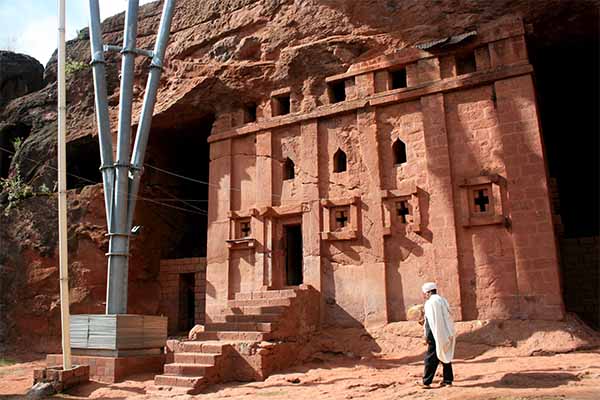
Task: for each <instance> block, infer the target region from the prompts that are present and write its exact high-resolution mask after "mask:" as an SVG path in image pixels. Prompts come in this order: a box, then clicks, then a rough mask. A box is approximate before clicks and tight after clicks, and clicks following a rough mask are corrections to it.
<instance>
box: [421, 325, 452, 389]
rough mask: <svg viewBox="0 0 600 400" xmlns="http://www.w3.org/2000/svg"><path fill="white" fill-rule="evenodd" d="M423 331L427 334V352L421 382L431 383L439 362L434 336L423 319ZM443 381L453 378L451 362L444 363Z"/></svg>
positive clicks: (449, 381)
mask: <svg viewBox="0 0 600 400" xmlns="http://www.w3.org/2000/svg"><path fill="white" fill-rule="evenodd" d="M425 331H426V334H427V354H425V373H424V374H423V384H424V385H431V382H433V377H434V376H435V371H436V370H437V367H438V364H439V363H440V362H441V361H440V360H439V359H438V358H437V354H436V353H435V338H434V337H433V333H432V332H431V329H429V324H427V321H425ZM442 366H443V367H444V383H452V381H453V380H454V374H453V372H452V364H451V363H449V364H444V363H442Z"/></svg>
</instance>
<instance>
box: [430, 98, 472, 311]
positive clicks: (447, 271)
mask: <svg viewBox="0 0 600 400" xmlns="http://www.w3.org/2000/svg"><path fill="white" fill-rule="evenodd" d="M421 111H422V113H423V129H424V136H425V154H426V157H427V180H428V185H427V186H428V189H427V190H428V191H429V196H430V204H429V215H430V216H431V218H430V219H429V229H430V230H431V231H432V232H433V239H432V244H433V248H434V258H435V272H434V273H433V274H432V276H431V278H432V279H434V280H435V281H436V282H437V284H438V286H439V287H440V292H441V293H442V294H443V296H444V297H446V299H448V302H449V303H450V307H451V309H452V315H453V316H454V319H455V320H462V301H461V295H460V279H459V275H458V274H459V264H458V262H459V260H458V248H457V239H456V223H457V222H456V218H455V215H454V194H453V182H452V169H451V165H450V163H451V160H450V154H449V151H448V135H447V131H446V113H445V109H444V95H443V94H433V95H430V96H424V97H422V98H421Z"/></svg>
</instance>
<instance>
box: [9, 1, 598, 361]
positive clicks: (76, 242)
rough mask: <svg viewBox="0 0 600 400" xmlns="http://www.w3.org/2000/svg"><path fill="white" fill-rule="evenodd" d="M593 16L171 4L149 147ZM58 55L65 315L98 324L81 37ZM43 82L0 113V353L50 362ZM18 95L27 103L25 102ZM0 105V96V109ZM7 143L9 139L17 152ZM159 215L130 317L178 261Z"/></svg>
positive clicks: (49, 211) (114, 78)
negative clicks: (410, 56) (436, 43)
mask: <svg viewBox="0 0 600 400" xmlns="http://www.w3.org/2000/svg"><path fill="white" fill-rule="evenodd" d="M599 4H600V1H576V0H573V1H558V0H554V1H545V2H531V1H528V0H485V1H472V0H431V1H422V0H402V1H400V0H372V1H343V0H295V1H294V0H210V1H201V0H180V1H178V5H177V11H176V13H175V17H174V23H173V28H172V37H171V41H170V45H169V48H168V51H167V59H166V67H165V72H164V74H163V79H162V82H161V88H160V92H159V96H158V98H159V100H158V103H157V106H156V110H155V119H154V121H153V131H152V135H153V138H152V140H153V141H155V144H156V143H160V141H161V137H162V140H164V138H166V137H168V136H167V135H170V134H171V133H172V132H175V131H178V130H185V129H186V128H187V127H194V129H195V130H196V131H197V132H200V133H203V134H208V133H209V132H210V129H211V123H212V121H213V120H214V115H216V114H218V113H219V112H221V111H226V110H228V109H231V108H239V107H240V106H241V105H243V104H247V103H251V102H256V101H257V100H259V99H262V98H265V97H267V96H268V95H269V93H270V92H271V91H272V90H274V89H278V88H281V87H284V86H290V87H291V88H292V90H293V91H296V95H295V96H294V98H298V99H301V100H300V104H299V107H298V108H299V109H301V110H303V111H309V110H311V109H313V108H314V107H316V106H318V105H320V104H321V103H322V102H324V97H323V96H324V93H325V92H326V91H325V87H324V85H325V82H324V79H323V78H324V77H325V76H328V75H333V74H336V73H341V72H344V71H346V70H347V69H348V68H349V67H350V66H351V65H352V64H354V63H357V62H361V61H365V60H369V59H370V58H374V57H377V56H380V55H382V54H392V53H394V52H395V51H396V50H397V49H399V48H404V47H407V46H411V45H414V44H416V43H419V42H423V41H427V40H432V39H437V38H440V37H446V36H449V35H453V34H459V33H462V32H465V31H467V30H472V29H476V28H477V27H478V26H479V25H481V24H484V23H487V22H490V21H494V20H497V19H499V18H504V17H507V16H515V15H516V16H519V17H522V18H523V19H524V22H525V23H526V25H527V27H528V43H529V45H530V51H535V48H536V47H543V46H552V45H553V44H555V43H559V42H560V43H562V44H565V43H568V42H569V41H577V40H580V39H581V38H589V37H595V36H594V35H596V32H597V16H598V11H597V10H598V6H599ZM160 11H161V5H160V4H159V2H157V3H151V4H148V5H146V6H144V7H142V8H141V11H140V21H139V39H138V47H143V48H151V47H152V45H153V42H154V37H155V34H156V30H157V27H158V22H159V19H160ZM123 18H124V17H123V15H122V14H121V15H117V16H115V17H112V18H109V19H108V20H106V21H105V22H104V23H103V32H104V41H105V43H110V44H119V43H120V42H121V39H122V26H123ZM67 53H68V59H70V60H71V62H74V63H73V64H72V65H73V66H74V68H73V70H72V71H71V73H70V74H69V76H68V82H67V85H68V112H69V116H68V123H67V124H68V153H69V159H68V164H69V172H70V173H71V175H70V178H69V179H70V185H69V188H70V189H71V190H70V193H69V222H70V225H69V226H70V227H69V250H70V274H71V278H70V285H71V301H72V307H71V310H72V312H74V313H83V312H91V313H98V312H103V309H104V300H105V289H106V286H105V276H106V261H105V257H104V252H105V251H106V239H105V237H104V234H105V233H106V230H105V222H104V211H103V202H102V188H101V185H99V184H98V183H99V182H100V179H99V176H98V174H97V171H96V170H95V168H96V167H97V166H98V165H99V161H98V160H99V158H98V154H97V153H98V150H97V144H96V138H95V135H96V132H95V122H94V118H95V117H94V107H93V104H94V98H93V86H92V80H91V70H90V68H89V67H88V66H87V61H88V60H89V43H88V40H87V37H86V35H85V31H84V34H83V35H82V38H80V39H76V40H73V41H71V42H69V43H68V46H67ZM4 60H5V58H3V56H2V57H0V68H1V69H2V71H4V68H7V67H6V66H5V61H4ZM119 61H120V57H119V56H118V55H115V54H110V55H109V56H108V72H109V77H108V83H109V84H108V86H109V87H108V89H109V104H110V106H111V118H112V121H111V123H112V127H113V129H114V128H116V117H117V108H118V71H119V64H118V62H119ZM76 62H81V64H77V63H76ZM147 66H148V60H146V59H142V58H138V60H137V64H136V82H135V96H136V101H135V106H134V108H135V111H134V112H135V116H134V121H135V120H137V114H138V112H139V108H140V105H141V99H142V97H143V91H144V85H145V76H146V71H147V68H146V67H147ZM35 68H36V67H32V70H35ZM55 71H56V62H55V59H52V60H51V61H50V62H49V63H48V65H47V67H46V70H45V72H44V74H45V81H46V83H47V84H46V86H45V87H43V88H41V89H39V87H37V86H35V85H33V84H32V85H31V86H27V90H20V91H19V90H17V89H20V88H22V86H19V85H16V86H15V89H14V90H12V92H11V93H13V94H14V95H15V96H20V97H18V98H16V99H14V100H12V101H10V102H9V103H7V104H6V105H5V106H4V109H3V110H1V111H0V121H1V122H0V137H4V138H10V140H9V141H7V142H6V143H4V142H3V148H5V149H6V150H8V151H10V152H15V154H14V157H12V155H11V158H10V160H9V161H6V160H7V158H4V159H3V160H4V161H3V163H4V164H3V165H4V167H3V175H2V177H3V178H7V179H9V180H10V181H11V182H17V181H18V182H21V183H20V185H21V186H19V187H20V188H21V189H23V190H24V191H25V194H23V195H22V196H20V197H23V199H17V200H12V201H9V197H8V193H7V191H6V190H5V191H4V194H3V195H2V197H0V201H1V202H2V204H1V207H2V208H3V209H5V208H6V207H7V206H9V205H10V206H11V207H10V209H9V210H7V211H6V212H4V213H2V215H1V216H0V349H2V346H8V345H10V346H21V345H27V346H30V347H29V348H31V349H34V350H39V351H53V350H57V349H58V346H59V343H60V341H59V337H58V334H59V324H60V317H59V307H58V270H57V248H56V236H57V234H56V232H55V231H56V197H55V195H54V194H53V193H52V191H53V188H54V185H55V181H56V170H55V166H56V150H55V147H56V145H55V143H56V86H55V75H56V73H55ZM0 75H1V74H0ZM38 75H39V74H38ZM36 79H37V78H36ZM32 81H33V80H32ZM35 82H38V83H37V84H39V83H40V82H41V80H37V81H35ZM0 83H1V82H0ZM11 87H12V86H11ZM37 89H39V90H37ZM31 90H36V91H34V92H32V93H29V94H26V93H27V92H28V91H31ZM4 96H5V94H4V92H2V95H1V97H0V98H2V99H4V98H5V97H4ZM0 105H1V101H0ZM259 112H260V110H259ZM217 122H218V121H217ZM16 137H19V138H21V139H22V140H21V143H20V144H18V145H17V146H15V144H14V138H16ZM195 140H201V141H202V140H203V139H202V137H201V138H200V139H198V138H197V137H196V139H195ZM151 147H152V144H151ZM157 148H158V150H157ZM153 149H154V150H151V152H152V153H151V154H149V156H148V157H149V159H150V160H163V161H165V162H168V161H169V160H167V158H168V157H172V156H173V154H176V152H175V153H173V154H171V155H169V154H166V153H163V154H161V151H160V146H156V145H155V146H154V147H153ZM7 154H8V153H7ZM171 162H173V160H171ZM145 179H146V185H145V187H144V192H143V193H142V195H143V196H148V197H157V196H158V195H157V194H156V193H155V192H153V190H155V189H154V188H153V186H152V185H149V184H148V183H149V182H150V181H151V179H150V178H147V177H146V178H145ZM163 183H164V182H163ZM17 186H18V185H17ZM13 191H14V189H13ZM29 192H31V193H32V194H33V195H30V194H29ZM162 196H163V197H164V194H162ZM17 197H19V196H17ZM164 210H165V208H164V207H162V206H161V205H157V204H146V205H142V206H140V209H139V212H138V215H137V216H136V220H137V222H138V223H141V224H143V225H144V230H143V231H142V234H141V236H139V237H138V238H137V239H135V241H134V243H133V245H132V262H131V267H130V287H129V296H130V309H129V311H130V312H140V313H150V314H152V313H156V312H157V311H158V298H159V290H158V281H157V280H158V265H159V260H160V258H161V257H169V256H171V255H172V254H177V251H176V248H177V246H178V243H179V242H180V239H181V236H178V235H180V233H179V232H178V230H177V225H178V223H179V222H180V221H182V220H183V218H184V217H183V216H181V215H179V216H173V215H171V214H166V213H165V211H164Z"/></svg>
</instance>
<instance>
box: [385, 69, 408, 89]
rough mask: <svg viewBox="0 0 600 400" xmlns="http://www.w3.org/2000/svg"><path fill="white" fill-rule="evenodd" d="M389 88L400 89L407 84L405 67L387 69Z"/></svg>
mask: <svg viewBox="0 0 600 400" xmlns="http://www.w3.org/2000/svg"><path fill="white" fill-rule="evenodd" d="M389 78H390V89H392V90H393V89H401V88H405V87H406V86H407V84H406V68H398V69H393V70H391V71H389Z"/></svg>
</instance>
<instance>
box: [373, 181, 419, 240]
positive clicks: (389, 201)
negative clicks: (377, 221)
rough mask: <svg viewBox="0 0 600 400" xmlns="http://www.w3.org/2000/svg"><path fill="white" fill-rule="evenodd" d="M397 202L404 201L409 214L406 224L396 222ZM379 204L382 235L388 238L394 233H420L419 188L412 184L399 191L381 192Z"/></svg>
mask: <svg viewBox="0 0 600 400" xmlns="http://www.w3.org/2000/svg"><path fill="white" fill-rule="evenodd" d="M399 201H406V202H407V203H408V208H409V210H410V214H407V216H406V217H407V218H406V219H407V221H406V223H402V222H400V221H399V220H398V215H397V211H396V204H397V203H398V202H399ZM381 202H382V206H383V212H384V215H383V235H384V236H390V235H393V234H396V233H401V234H402V233H404V234H406V233H407V232H415V233H420V232H421V230H422V227H421V206H420V203H419V188H418V187H417V186H416V185H414V184H412V185H409V186H408V187H406V188H404V189H399V190H382V191H381Z"/></svg>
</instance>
